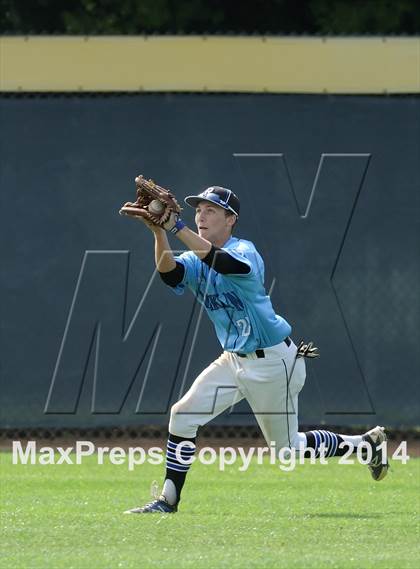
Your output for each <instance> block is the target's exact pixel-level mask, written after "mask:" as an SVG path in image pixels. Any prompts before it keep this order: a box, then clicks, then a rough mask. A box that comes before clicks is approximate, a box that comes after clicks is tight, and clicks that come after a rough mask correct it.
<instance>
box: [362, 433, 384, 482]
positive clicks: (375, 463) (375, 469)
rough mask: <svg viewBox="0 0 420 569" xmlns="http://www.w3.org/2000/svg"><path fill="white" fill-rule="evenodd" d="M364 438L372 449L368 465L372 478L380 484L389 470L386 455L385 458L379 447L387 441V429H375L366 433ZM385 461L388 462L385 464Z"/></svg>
mask: <svg viewBox="0 0 420 569" xmlns="http://www.w3.org/2000/svg"><path fill="white" fill-rule="evenodd" d="M362 438H363V440H364V441H366V442H367V443H369V444H370V446H371V447H372V459H371V461H370V462H369V464H368V468H369V470H370V473H371V475H372V478H373V479H374V480H376V481H378V482H379V480H383V479H384V478H385V476H386V475H387V474H388V468H389V463H388V460H387V458H386V454H385V456H383V451H382V449H380V448H379V446H380V445H381V444H382V443H383V442H385V441H386V440H387V437H386V434H385V429H384V428H383V427H379V426H378V427H375V428H374V429H371V430H370V431H368V432H367V433H365V434H364V435H363V437H362ZM383 460H385V461H386V462H385V463H384V462H383Z"/></svg>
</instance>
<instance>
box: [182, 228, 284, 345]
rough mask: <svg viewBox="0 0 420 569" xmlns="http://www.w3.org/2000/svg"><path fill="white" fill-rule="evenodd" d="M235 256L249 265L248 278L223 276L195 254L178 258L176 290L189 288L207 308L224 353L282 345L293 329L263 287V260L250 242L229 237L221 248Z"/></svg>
mask: <svg viewBox="0 0 420 569" xmlns="http://www.w3.org/2000/svg"><path fill="white" fill-rule="evenodd" d="M222 249H223V250H225V251H228V252H229V254H230V255H231V256H232V257H235V258H236V259H238V260H239V261H242V262H244V263H246V264H247V265H248V266H249V267H250V268H251V272H250V273H248V274H246V275H222V274H220V273H217V272H216V271H214V270H213V269H210V267H209V266H208V265H206V264H205V263H203V262H202V261H200V259H199V258H198V257H197V256H196V255H195V254H194V253H193V252H192V251H186V252H185V253H182V254H181V255H179V256H177V257H175V259H176V260H177V261H179V262H180V263H182V264H183V265H184V268H185V271H184V278H183V280H182V282H181V283H180V284H179V285H177V286H176V287H171V288H172V290H173V291H174V292H175V293H176V294H183V293H184V290H185V287H186V286H188V287H189V288H190V289H191V290H192V292H193V293H194V295H195V296H196V297H197V299H198V301H199V302H200V303H201V304H202V305H204V307H205V310H206V312H207V314H208V315H209V318H210V320H211V321H212V322H213V324H214V326H215V328H216V334H217V337H218V339H219V342H220V343H221V345H222V347H223V349H224V350H226V351H229V352H243V353H249V352H254V351H255V350H257V349H258V348H269V347H270V346H274V345H276V344H279V343H280V342H282V341H283V340H284V338H286V336H289V335H290V332H291V327H290V325H289V324H288V322H286V320H284V318H282V317H281V316H278V315H277V314H276V313H275V312H274V309H273V306H272V304H271V300H270V297H269V296H268V295H267V293H266V291H265V288H264V261H263V260H262V258H261V255H260V254H259V253H258V251H257V250H256V248H255V246H254V244H253V243H252V242H251V241H246V240H245V239H237V238H236V237H230V238H229V239H228V241H227V242H226V243H225V244H224V246H223V247H222Z"/></svg>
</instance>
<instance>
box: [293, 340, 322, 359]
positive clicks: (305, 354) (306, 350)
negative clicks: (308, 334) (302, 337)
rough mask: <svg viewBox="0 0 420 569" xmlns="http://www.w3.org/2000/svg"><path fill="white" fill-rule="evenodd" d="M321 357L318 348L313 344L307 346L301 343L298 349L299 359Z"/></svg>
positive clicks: (309, 343)
mask: <svg viewBox="0 0 420 569" xmlns="http://www.w3.org/2000/svg"><path fill="white" fill-rule="evenodd" d="M318 356H319V352H318V348H317V347H315V346H314V345H313V343H312V342H308V343H307V344H305V343H304V342H303V341H302V342H300V344H299V346H298V349H297V354H296V357H297V358H317V357H318Z"/></svg>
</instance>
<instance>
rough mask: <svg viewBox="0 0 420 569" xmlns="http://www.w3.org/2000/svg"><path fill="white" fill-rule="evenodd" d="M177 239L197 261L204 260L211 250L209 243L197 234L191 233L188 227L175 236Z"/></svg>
mask: <svg viewBox="0 0 420 569" xmlns="http://www.w3.org/2000/svg"><path fill="white" fill-rule="evenodd" d="M176 236H177V237H178V239H179V240H180V241H182V242H183V243H184V245H186V246H187V247H188V249H189V250H190V251H192V252H193V253H195V254H196V255H197V257H198V258H199V259H204V257H206V256H207V254H208V253H209V251H210V249H211V243H210V241H207V239H203V237H200V236H199V235H198V233H195V231H192V230H191V229H190V228H189V227H184V228H183V229H181V230H180V231H178V233H177V234H176Z"/></svg>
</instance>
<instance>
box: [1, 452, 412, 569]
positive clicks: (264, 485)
mask: <svg viewBox="0 0 420 569" xmlns="http://www.w3.org/2000/svg"><path fill="white" fill-rule="evenodd" d="M238 466H239V464H237V465H236V466H235V465H233V466H230V467H227V468H226V470H225V471H224V472H220V471H219V470H218V468H217V465H212V466H204V465H201V464H199V463H196V464H194V465H193V467H192V469H191V471H190V474H189V475H188V482H187V484H186V486H185V489H184V492H183V500H182V503H181V507H180V511H179V512H178V513H177V514H175V515H166V516H160V515H151V516H141V515H138V516H127V515H123V514H122V512H123V511H124V510H125V509H127V508H130V507H133V506H136V505H141V504H143V503H144V502H145V501H149V500H150V483H151V481H152V480H153V479H158V480H161V479H162V473H163V467H162V466H153V465H149V464H145V465H142V466H139V467H137V468H136V469H135V470H134V471H132V472H130V471H128V469H127V465H120V466H116V465H113V464H111V463H109V462H107V463H106V464H104V465H98V464H97V461H96V457H95V456H92V457H88V458H85V459H84V461H83V464H82V465H47V466H41V465H25V466H24V465H12V463H11V454H10V453H1V503H2V512H1V514H2V526H3V529H2V537H1V548H2V552H1V558H0V566H1V567H5V568H6V567H7V568H10V567H13V568H18V569H24V568H31V569H32V568H34V569H35V568H42V569H45V568H54V569H61V568H63V569H64V568H65V569H71V568H75V569H85V568H86V569H94V568H119V567H123V568H131V567H133V568H134V567H136V568H139V567H141V568H157V567H159V568H167V567H171V568H172V567H177V568H184V567H185V568H187V567H188V568H189V567H195V568H207V567H212V568H219V567H222V568H223V567H229V568H239V567H241V568H242V567H244V568H248V567H267V568H273V567H276V568H277V567H279V568H283V567H287V568H297V567H299V568H317V569H319V568H324V567H326V568H329V567H340V568H341V567H349V568H350V567H351V568H357V569H360V568H369V567H372V568H373V567H375V568H376V567H377V566H378V564H381V567H386V568H387V569H388V568H405V567H417V566H418V565H417V562H418V557H419V553H420V551H419V547H418V543H419V537H420V536H419V524H418V518H417V516H416V514H417V506H418V504H419V498H418V495H419V494H418V492H419V480H420V459H410V460H409V462H408V463H407V464H406V465H403V464H401V463H398V462H392V471H391V472H390V474H389V475H388V477H387V478H386V479H385V480H384V481H382V482H379V483H378V482H374V481H373V480H372V479H371V477H370V474H369V472H368V470H367V467H363V466H361V465H359V464H355V465H352V466H343V465H339V464H338V463H337V459H329V464H328V465H325V466H323V465H319V464H317V465H311V464H305V465H300V466H299V465H298V466H297V467H296V469H295V470H294V471H293V472H282V471H281V470H279V468H278V466H277V465H276V466H275V465H270V464H268V463H267V464H264V465H263V466H261V465H257V464H256V463H253V464H252V465H251V467H250V468H249V469H248V471H246V472H239V471H238Z"/></svg>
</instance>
